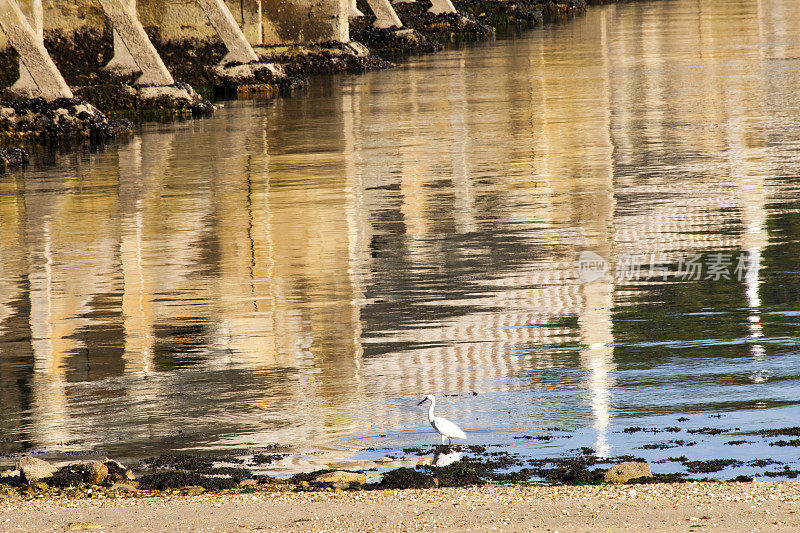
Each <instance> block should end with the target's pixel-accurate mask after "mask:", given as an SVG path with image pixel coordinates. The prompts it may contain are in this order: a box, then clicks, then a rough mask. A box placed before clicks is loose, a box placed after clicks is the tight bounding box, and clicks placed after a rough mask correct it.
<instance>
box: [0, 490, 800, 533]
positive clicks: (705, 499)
mask: <svg viewBox="0 0 800 533" xmlns="http://www.w3.org/2000/svg"><path fill="white" fill-rule="evenodd" d="M799 504H800V482H795V481H769V482H754V483H685V484H670V485H664V484H658V485H627V486H580V487H541V486H483V487H470V488H457V489H450V488H446V489H430V490H388V491H364V492H343V493H330V492H306V493H292V492H272V493H269V492H260V493H249V494H237V495H224V494H222V495H200V496H193V497H189V496H171V497H153V498H120V499H105V500H98V499H80V500H30V501H22V500H20V499H5V500H2V499H0V531H65V530H67V531H69V530H73V531H76V530H82V529H83V530H94V531H101V530H102V531H111V530H121V531H248V530H266V531H431V530H450V531H464V530H467V529H469V530H473V531H522V530H537V531H562V532H563V531H621V530H631V531H641V530H647V531H672V532H674V531H726V532H732V531H798V530H800V505H799Z"/></svg>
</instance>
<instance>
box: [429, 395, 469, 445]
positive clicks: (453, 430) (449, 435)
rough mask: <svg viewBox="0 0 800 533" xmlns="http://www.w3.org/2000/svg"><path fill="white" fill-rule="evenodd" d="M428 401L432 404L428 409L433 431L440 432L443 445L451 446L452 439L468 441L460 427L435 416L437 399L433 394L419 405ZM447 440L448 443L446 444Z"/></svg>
mask: <svg viewBox="0 0 800 533" xmlns="http://www.w3.org/2000/svg"><path fill="white" fill-rule="evenodd" d="M428 400H430V402H431V406H430V408H429V409H428V422H430V423H431V425H432V426H433V429H435V430H436V431H438V432H439V434H440V435H441V436H442V444H450V440H451V439H466V438H467V434H466V433H464V432H463V431H461V428H460V427H458V426H457V425H455V424H453V423H452V422H450V421H449V420H445V419H444V418H442V417H440V416H435V415H434V414H433V408H434V407H436V398H435V397H434V396H433V394H428V395H427V396H425V399H424V400H422V401H421V402H419V403H418V404H417V405H422V404H423V403H425V402H427V401H428ZM445 440H446V441H447V442H446V443H445Z"/></svg>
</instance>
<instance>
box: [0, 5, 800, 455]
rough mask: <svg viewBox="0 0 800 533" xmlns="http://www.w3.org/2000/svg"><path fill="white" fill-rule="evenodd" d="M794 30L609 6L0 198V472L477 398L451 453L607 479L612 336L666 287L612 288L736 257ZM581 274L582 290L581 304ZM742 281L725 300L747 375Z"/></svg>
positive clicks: (761, 215) (675, 8)
mask: <svg viewBox="0 0 800 533" xmlns="http://www.w3.org/2000/svg"><path fill="white" fill-rule="evenodd" d="M777 13H781V14H780V15H777ZM797 23H800V7H798V6H796V5H794V3H793V2H790V1H788V0H785V1H782V0H771V1H766V0H765V1H761V2H744V1H736V0H720V1H719V2H715V5H714V7H713V13H708V12H706V11H705V10H704V8H703V6H698V5H697V4H696V3H694V2H689V1H688V0H687V1H677V2H664V3H658V2H653V3H642V4H633V5H622V6H608V7H605V8H602V9H596V10H593V11H591V12H590V14H589V15H588V16H587V17H585V18H581V19H578V20H575V21H573V22H571V23H569V24H567V25H562V26H552V27H548V28H545V29H543V30H540V31H537V32H533V33H530V34H527V35H526V36H525V37H524V38H522V39H518V40H514V41H501V42H498V43H494V44H492V45H490V46H486V47H479V48H476V49H468V50H459V51H449V52H445V53H442V54H439V55H436V56H433V57H428V58H421V59H415V60H412V61H410V62H409V64H408V65H407V66H402V67H400V68H398V69H396V70H394V71H390V72H380V73H372V74H368V75H364V76H360V77H338V78H334V79H321V80H315V82H314V85H313V87H312V88H311V89H310V90H309V93H308V94H307V95H306V96H304V97H302V98H291V99H282V100H278V101H274V102H269V103H263V104H254V103H252V102H234V103H230V104H229V105H228V106H227V108H226V109H225V110H224V111H221V112H220V113H218V114H217V116H216V117H214V118H211V119H209V120H203V121H198V122H185V123H180V124H176V125H166V126H160V125H147V126H145V127H143V129H142V132H141V134H140V135H138V136H136V137H135V138H133V139H132V140H130V141H129V142H122V143H120V144H119V146H110V147H107V148H105V149H103V150H99V151H97V152H94V153H88V154H87V153H73V154H71V155H56V156H54V157H55V158H56V161H55V162H56V165H55V166H42V167H38V166H37V167H35V168H32V169H30V170H29V171H27V172H25V173H24V174H23V175H18V176H13V177H12V178H9V179H7V180H3V181H1V182H0V221H1V223H0V269H1V270H0V398H2V401H1V402H0V413H2V416H0V432H2V434H3V435H8V436H10V438H9V439H8V440H9V441H10V442H3V443H0V449H3V450H5V451H18V450H20V449H22V448H24V447H26V446H33V447H36V448H37V449H41V448H52V449H62V448H63V444H64V443H71V442H73V443H74V445H70V446H71V447H72V448H75V447H77V448H91V447H93V446H100V447H102V448H103V449H106V450H109V451H111V452H116V453H119V454H122V455H125V454H128V455H136V454H141V455H146V454H149V453H157V452H159V451H163V450H170V449H175V448H182V447H188V448H203V447H241V446H250V445H264V444H267V443H271V442H279V443H285V444H294V445H297V446H298V447H299V448H301V449H317V448H320V447H325V446H330V445H331V443H333V442H335V441H337V440H338V439H342V438H346V437H348V436H353V435H363V434H378V433H386V432H391V431H395V430H397V431H399V430H402V429H404V428H417V427H423V426H424V421H423V419H422V416H423V415H422V414H421V413H420V412H418V411H417V410H415V409H412V408H411V407H410V406H411V405H412V403H411V402H410V401H409V402H408V405H406V403H405V402H404V401H403V400H400V399H409V400H413V399H417V396H420V395H421V394H423V393H437V394H442V393H447V394H466V393H472V392H476V393H478V396H475V397H474V398H473V397H472V396H471V395H470V396H469V397H463V398H462V399H461V400H458V401H457V404H456V400H453V401H451V402H450V408H452V409H454V410H455V409H457V410H458V411H457V413H455V415H448V416H449V417H450V418H453V419H454V420H455V421H457V422H458V423H459V424H461V425H462V427H465V428H466V429H467V430H468V432H469V430H470V429H472V430H473V431H475V432H477V433H481V432H484V431H485V432H491V431H501V430H503V431H505V430H512V431H513V430H515V428H517V429H518V428H526V427H530V426H537V427H539V426H541V427H547V426H552V425H568V426H573V427H576V426H585V427H588V428H592V431H593V432H594V437H593V439H594V446H595V448H596V449H597V451H598V452H599V453H601V454H609V453H615V451H614V449H613V442H612V441H613V438H612V437H611V436H610V432H611V429H612V422H613V418H614V417H615V415H616V413H617V412H618V411H620V410H626V409H627V411H626V413H625V414H626V416H631V413H632V412H635V409H632V408H628V407H627V405H629V404H631V403H635V402H636V401H641V400H642V398H641V397H639V396H637V394H641V393H640V392H638V391H632V392H630V394H631V396H630V397H628V398H626V397H625V394H627V392H626V391H627V389H626V388H625V387H622V388H620V387H619V383H618V381H617V377H615V376H617V375H618V374H619V372H618V371H619V368H618V366H619V363H618V361H617V357H616V355H615V350H616V349H617V348H615V344H618V342H619V339H617V338H616V337H617V336H618V334H619V331H620V328H624V327H625V324H622V323H618V322H615V314H616V313H617V312H618V311H619V310H621V309H625V308H628V307H631V306H634V305H638V304H639V303H641V302H643V301H648V302H649V301H652V299H653V298H655V299H656V300H657V299H658V298H660V297H661V296H660V295H662V293H660V292H659V291H661V290H664V289H663V288H664V287H666V286H668V285H672V284H673V283H674V281H667V282H662V281H660V280H652V279H648V280H646V279H643V277H642V276H640V277H639V278H635V279H623V280H620V279H616V278H615V276H614V275H613V274H614V272H613V267H614V266H615V265H618V264H621V262H622V261H623V260H624V258H631V257H641V258H645V259H643V260H642V261H643V262H642V264H641V266H642V268H643V272H644V271H645V270H647V269H648V268H649V267H650V264H649V261H650V258H651V257H659V258H663V260H664V262H665V263H666V264H667V265H673V266H674V264H675V263H676V261H677V259H678V257H679V256H681V255H685V254H692V253H707V252H718V251H724V250H728V251H738V250H742V251H744V252H746V253H747V254H748V255H749V257H750V258H751V259H757V258H760V257H761V256H762V255H763V253H764V250H765V247H766V246H767V244H768V242H769V237H770V235H769V232H768V224H767V220H768V213H769V212H768V204H769V198H770V197H776V196H779V195H780V194H782V191H783V190H784V189H783V187H784V186H785V185H786V184H784V183H783V182H779V181H774V180H773V181H770V178H771V177H772V176H774V175H775V174H776V172H780V169H778V170H776V168H777V165H779V162H780V160H781V158H782V156H783V154H782V152H781V150H784V149H785V147H783V148H782V147H781V140H784V139H785V140H786V142H787V143H791V142H796V137H790V135H793V134H795V133H796V129H797V128H796V126H795V125H794V124H793V123H792V124H791V127H788V126H787V124H786V122H785V121H784V122H782V121H781V119H780V118H776V117H791V116H797V111H798V109H796V107H797V106H798V103H797V101H796V99H794V98H791V97H789V96H790V94H791V91H790V89H791V84H789V83H788V82H786V81H785V80H786V78H785V77H784V78H782V79H783V80H784V81H780V79H778V78H776V77H773V76H770V75H769V69H770V68H777V67H774V65H773V63H774V62H775V60H778V59H781V57H782V56H785V57H787V58H788V57H791V56H792V54H794V53H796V47H794V48H792V46H793V45H791V44H790V43H789V41H788V39H789V37H788V33H787V32H789V28H794V27H797ZM784 74H785V76H788V75H789V74H786V73H784ZM792 76H794V75H793V74H792ZM795 81H796V80H795ZM781 83H783V85H781ZM792 106H793V107H792ZM787 120H788V119H787ZM737 220H739V221H740V223H739V222H737ZM582 250H591V251H594V252H596V253H598V254H600V255H601V256H603V257H605V258H607V259H608V260H609V261H610V264H611V265H612V272H611V273H610V275H608V276H605V277H603V278H601V279H600V280H598V281H595V282H593V283H582V282H581V280H580V279H579V278H578V276H577V272H576V268H575V260H576V259H577V255H578V253H579V252H580V251H582ZM731 253H733V252H731ZM762 269H763V267H762ZM759 272H761V271H760V270H758V269H756V270H753V271H751V272H750V273H749V275H748V277H746V278H745V279H744V280H743V281H742V282H736V281H731V283H730V284H729V285H728V289H727V290H729V291H731V293H732V294H739V295H744V298H745V300H746V306H747V308H748V311H747V318H746V327H747V328H748V332H749V333H748V335H749V337H750V338H751V339H754V340H755V342H753V343H751V344H750V345H749V348H748V349H749V350H750V354H751V357H752V358H754V360H755V361H759V360H761V358H763V357H764V355H765V347H764V346H762V345H761V344H759V343H758V342H757V341H758V339H759V338H761V337H762V336H763V326H762V324H761V318H760V317H761V312H760V309H759V308H760V307H761V299H760V296H759V293H760V286H761V283H762V281H761V279H760V276H759ZM676 285H677V284H676ZM675 290H678V289H675ZM674 311H676V312H680V311H682V310H681V309H675V310H674ZM664 335H665V337H664V338H665V339H667V340H668V339H670V336H669V335H670V332H665V333H664ZM548 347H552V349H548ZM564 347H570V348H574V349H570V350H566V351H565V350H564ZM553 369H563V370H564V371H565V372H563V373H552V374H549V373H547V372H548V371H550V370H553ZM767 375H768V372H767V371H766V370H765V371H764V372H761V371H755V372H753V375H752V380H753V381H754V382H760V381H763V380H764V379H765V376H767ZM542 376H555V377H560V379H562V381H558V380H551V379H548V378H543V377H542ZM669 379H670V377H669V376H667V375H665V376H660V377H659V380H662V381H663V382H668V381H669ZM659 382H660V383H661V381H659ZM664 386H665V387H668V385H664ZM533 398H536V399H537V400H536V401H534V400H533ZM646 401H647V402H650V403H649V404H647V405H642V406H641V408H642V409H643V410H647V409H649V408H651V407H652V405H653V403H654V402H657V401H658V399H655V398H647V399H646ZM447 408H448V407H447V405H445V410H446V409H447ZM505 411H510V413H509V414H508V415H506V414H505ZM509 428H510V429H509ZM337 453H341V455H342V456H346V455H348V454H349V453H350V452H348V451H346V450H345V451H341V452H337Z"/></svg>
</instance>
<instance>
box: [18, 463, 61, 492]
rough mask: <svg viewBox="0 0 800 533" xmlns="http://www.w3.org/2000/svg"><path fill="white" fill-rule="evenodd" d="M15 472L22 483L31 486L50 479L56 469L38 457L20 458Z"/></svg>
mask: <svg viewBox="0 0 800 533" xmlns="http://www.w3.org/2000/svg"><path fill="white" fill-rule="evenodd" d="M17 470H19V471H20V475H21V477H22V482H23V483H26V484H28V485H33V484H34V483H37V482H38V481H40V480H42V479H45V478H48V477H50V476H51V475H53V473H55V472H56V471H57V470H58V469H57V468H56V467H55V466H53V465H51V464H50V463H48V462H47V461H44V460H42V459H39V458H38V457H22V458H21V459H20V460H19V462H18V463H17Z"/></svg>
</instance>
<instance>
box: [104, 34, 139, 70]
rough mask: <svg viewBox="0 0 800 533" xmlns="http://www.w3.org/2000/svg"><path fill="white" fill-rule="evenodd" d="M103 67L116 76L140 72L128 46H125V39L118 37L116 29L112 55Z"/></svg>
mask: <svg viewBox="0 0 800 533" xmlns="http://www.w3.org/2000/svg"><path fill="white" fill-rule="evenodd" d="M103 69H104V70H108V71H110V72H113V73H114V74H116V75H118V76H130V75H132V74H136V73H137V72H141V71H140V70H139V66H138V65H137V64H136V60H135V59H134V58H133V54H131V52H130V50H128V47H127V46H125V40H124V39H123V38H122V37H120V35H119V33H118V32H117V30H114V57H112V58H111V61H109V62H108V63H106V66H104V67H103Z"/></svg>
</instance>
